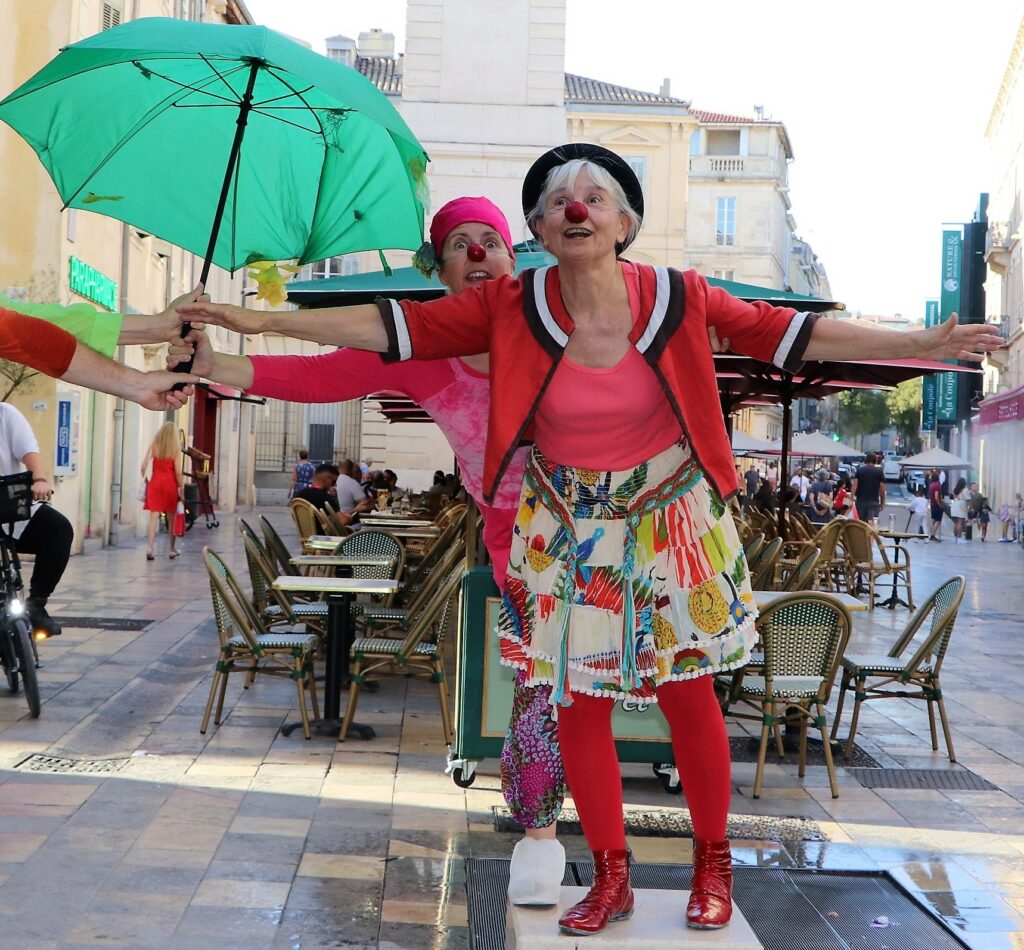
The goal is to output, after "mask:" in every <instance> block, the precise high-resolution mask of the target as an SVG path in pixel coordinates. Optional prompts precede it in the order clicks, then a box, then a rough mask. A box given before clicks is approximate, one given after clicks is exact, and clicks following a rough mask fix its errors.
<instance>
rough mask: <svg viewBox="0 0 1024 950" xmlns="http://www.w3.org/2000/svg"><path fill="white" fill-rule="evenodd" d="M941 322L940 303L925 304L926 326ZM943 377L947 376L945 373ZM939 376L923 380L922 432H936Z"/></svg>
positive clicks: (929, 302)
mask: <svg viewBox="0 0 1024 950" xmlns="http://www.w3.org/2000/svg"><path fill="white" fill-rule="evenodd" d="M938 322H939V302H938V301H937V300H926V301H925V302H924V325H925V327H933V326H935V325H936V324H937V323H938ZM942 375H946V374H945V373H943V374H942ZM937 379H938V376H937V374H935V373H931V374H929V375H928V376H925V378H924V379H922V380H921V431H922V432H934V431H935V400H936V397H937V395H938V385H937Z"/></svg>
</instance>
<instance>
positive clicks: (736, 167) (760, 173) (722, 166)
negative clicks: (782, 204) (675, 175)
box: [690, 155, 787, 186]
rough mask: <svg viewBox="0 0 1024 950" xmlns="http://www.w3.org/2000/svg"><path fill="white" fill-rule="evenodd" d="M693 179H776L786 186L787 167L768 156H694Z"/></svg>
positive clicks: (692, 161) (691, 168) (691, 166)
mask: <svg viewBox="0 0 1024 950" xmlns="http://www.w3.org/2000/svg"><path fill="white" fill-rule="evenodd" d="M690 176H691V177H693V178H775V179H778V180H779V181H780V182H781V183H782V184H783V185H784V186H785V184H786V180H787V175H786V166H785V165H783V164H781V163H780V162H778V161H776V160H775V159H774V158H769V157H768V156H766V155H692V156H691V157H690Z"/></svg>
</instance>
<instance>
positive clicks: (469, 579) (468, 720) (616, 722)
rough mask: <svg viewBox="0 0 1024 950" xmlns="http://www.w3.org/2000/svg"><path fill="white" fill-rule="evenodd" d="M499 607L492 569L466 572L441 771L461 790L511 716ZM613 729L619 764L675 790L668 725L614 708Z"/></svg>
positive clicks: (496, 752) (644, 709) (642, 706)
mask: <svg viewBox="0 0 1024 950" xmlns="http://www.w3.org/2000/svg"><path fill="white" fill-rule="evenodd" d="M500 606H501V599H500V597H499V594H498V588H497V586H496V585H495V583H494V576H493V573H492V571H491V568H490V567H474V568H471V569H470V570H469V571H467V572H466V576H465V577H464V578H463V580H462V612H461V617H460V623H459V636H458V643H457V646H456V676H455V680H454V681H455V688H456V696H455V701H454V703H453V704H452V705H453V708H454V710H455V744H454V746H452V748H451V749H449V752H448V766H447V769H446V771H447V773H448V774H449V775H451V776H452V779H453V781H454V782H455V784H456V785H458V786H459V787H460V788H468V787H469V786H470V785H472V784H473V781H474V779H475V778H476V769H477V766H478V765H479V764H480V761H481V760H482V759H493V758H498V757H500V755H501V746H502V743H503V742H504V740H505V731H506V729H507V728H508V720H509V714H510V713H511V711H512V687H513V681H514V678H515V673H514V671H513V670H512V669H511V668H510V667H507V666H502V665H501V662H500V659H499V650H498V635H497V633H496V628H497V625H498V612H499V609H500ZM612 729H613V731H614V733H615V747H616V749H617V750H618V754H619V761H620V762H649V763H651V765H652V766H653V768H654V774H655V775H656V776H657V777H658V779H659V780H660V781H661V783H662V785H663V787H664V788H665V790H666V791H667V792H672V793H678V792H679V791H680V786H679V775H678V773H677V772H676V769H675V765H674V762H675V759H674V756H673V753H672V745H671V743H670V741H669V734H668V725H667V724H666V722H665V719H664V717H663V716H662V715H661V713H660V712H658V710H657V709H656V708H655V706H653V705H649V704H647V703H636V702H633V703H616V705H615V711H614V712H613V713H612Z"/></svg>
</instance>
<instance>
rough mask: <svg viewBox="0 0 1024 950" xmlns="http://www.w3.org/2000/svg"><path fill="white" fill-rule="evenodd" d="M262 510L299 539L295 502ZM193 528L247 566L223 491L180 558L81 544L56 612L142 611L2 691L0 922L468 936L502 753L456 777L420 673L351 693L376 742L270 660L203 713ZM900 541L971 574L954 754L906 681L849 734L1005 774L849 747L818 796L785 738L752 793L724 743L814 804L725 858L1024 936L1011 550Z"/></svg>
mask: <svg viewBox="0 0 1024 950" xmlns="http://www.w3.org/2000/svg"><path fill="white" fill-rule="evenodd" d="M265 511H266V513H267V514H268V517H270V518H271V520H272V521H273V522H274V523H275V525H276V526H277V527H278V528H279V530H280V531H281V532H282V535H283V536H284V537H285V539H286V540H287V541H289V543H294V530H293V528H292V526H291V522H290V518H289V516H288V512H287V509H285V508H283V507H280V508H267V509H265ZM244 517H246V518H247V519H250V520H255V514H251V513H250V514H245V515H244ZM203 544H210V545H212V546H213V547H215V548H216V549H217V550H219V551H220V552H221V553H223V554H224V556H225V557H226V559H227V561H228V563H229V564H231V565H232V566H233V567H235V568H237V569H239V572H240V574H241V576H242V577H243V578H244V577H245V570H244V555H243V551H242V547H241V542H240V537H239V535H238V533H237V516H230V515H229V516H223V517H222V518H221V526H220V527H219V528H218V529H217V530H215V531H206V530H203V531H202V532H200V533H198V534H197V533H196V532H195V531H192V532H189V534H188V535H186V537H185V538H184V541H183V544H182V550H183V556H182V557H180V558H178V559H177V560H175V561H169V560H168V559H166V558H162V559H158V560H156V561H153V562H147V561H146V560H145V550H144V547H143V546H142V545H139V544H127V545H125V546H124V547H119V548H113V549H103V550H99V551H96V552H93V553H91V554H88V555H82V556H76V557H75V558H73V559H72V561H71V563H70V566H69V568H68V572H67V574H66V576H65V579H64V582H63V584H62V585H61V588H60V589H59V590H58V592H57V596H55V597H54V598H53V600H52V604H53V610H54V613H55V614H56V615H58V616H59V615H60V613H61V612H62V611H63V612H65V613H67V614H73V615H75V616H82V617H86V616H95V617H101V616H102V617H106V618H112V619H116V618H119V617H142V618H146V619H151V620H152V621H153V623H152V624H151V625H149V626H147V627H146V628H145V629H142V630H138V631H124V630H105V629H99V628H96V629H92V628H79V627H73V628H69V629H68V631H67V633H66V634H65V635H64V636H63V637H61V638H59V639H56V640H53V641H50V642H47V643H44V644H42V645H41V653H42V658H43V661H44V666H43V668H42V669H40V671H39V673H40V683H41V687H42V690H43V697H44V704H43V713H42V716H41V717H40V719H38V720H30V719H28V718H27V717H26V709H25V706H24V701H23V699H22V698H21V697H20V696H11V695H7V694H4V695H0V928H3V929H2V930H0V933H3V934H4V937H3V941H4V944H3V945H10V946H12V947H15V946H16V947H19V948H26V950H32V948H34V947H44V946H45V947H50V948H53V947H59V948H62V950H69V948H76V947H95V946H115V947H138V948H143V947H151V946H152V947H189V948H195V947H216V948H218V950H230V948H232V947H243V946H244V947H245V948H246V950H254V948H260V947H266V948H278V947H280V948H288V950H301V948H314V947H328V946H338V945H339V944H341V945H344V946H347V947H396V948H403V950H404V948H417V947H431V948H455V947H467V946H468V941H469V938H468V928H467V919H466V913H467V910H466V895H465V876H464V873H462V872H461V871H459V859H460V858H463V857H468V856H473V857H507V856H508V855H509V854H510V853H511V849H512V846H513V844H514V842H515V840H516V836H515V835H513V834H507V833H498V832H495V831H494V830H493V827H494V826H493V808H494V807H495V806H500V805H502V804H503V801H502V797H501V791H500V782H499V780H498V777H497V763H496V762H484V763H482V765H481V767H480V770H479V772H478V775H477V779H476V781H475V783H474V785H473V786H472V787H470V788H468V789H459V788H457V787H456V786H455V785H454V784H453V783H451V782H450V781H449V780H448V779H446V778H445V777H444V775H443V768H444V761H445V750H444V748H443V744H442V741H441V735H440V728H439V727H436V728H435V726H436V696H435V695H434V694H433V688H432V687H430V686H429V685H428V684H418V683H414V684H412V685H408V686H407V685H406V684H405V683H397V682H396V683H386V684H384V685H383V686H382V687H381V690H380V691H379V692H378V693H376V694H373V695H372V697H371V696H369V695H368V696H366V697H364V698H363V702H362V703H361V705H360V713H361V715H362V717H363V718H365V719H367V720H368V721H371V722H374V724H375V725H377V724H380V725H381V726H382V728H381V729H380V731H379V734H378V738H377V739H376V740H374V741H372V742H368V743H363V742H358V743H357V742H354V741H350V742H346V743H345V744H344V745H338V744H336V743H334V742H332V741H331V740H328V739H322V738H316V739H314V740H312V741H310V742H306V741H305V740H303V739H302V738H301V734H300V733H296V734H293V735H292V736H291V737H290V738H285V737H283V736H281V735H280V734H279V733H278V728H279V726H280V725H281V724H283V723H285V722H289V721H293V720H294V719H295V718H296V716H297V710H296V709H295V705H294V704H295V693H294V688H293V687H292V685H291V684H290V683H287V682H276V681H275V682H263V681H259V682H257V683H256V684H254V685H253V687H252V688H250V689H248V690H246V689H243V688H242V683H241V682H240V681H233V682H231V683H230V684H229V687H228V691H227V698H226V701H225V707H224V710H225V716H224V720H223V723H222V725H221V726H220V727H214V726H213V725H212V724H211V727H210V729H209V731H208V732H207V734H206V735H205V736H201V735H200V734H199V721H200V718H201V716H202V711H203V708H204V706H205V703H206V697H207V693H208V691H209V685H210V675H211V671H212V668H213V663H214V659H215V657H216V654H217V639H216V633H215V629H214V626H213V624H212V616H211V610H210V604H209V596H208V586H207V581H206V578H205V572H204V570H203V566H202V561H201V556H200V555H201V549H202V545H203ZM911 551H912V558H913V565H914V577H913V580H914V588H915V592H916V594H917V596H918V597H919V598H923V596H924V595H926V594H927V593H928V592H929V591H931V590H932V589H934V588H935V587H936V586H938V584H939V583H940V582H941V581H942V580H944V579H945V578H947V577H948V576H950V575H952V574H954V573H958V572H962V573H964V574H966V575H967V577H968V589H967V594H966V596H965V599H964V605H963V608H962V609H961V614H960V619H959V622H958V625H957V629H956V631H955V633H954V636H953V641H952V645H951V647H950V651H949V654H948V657H947V662H946V666H945V669H944V676H943V686H944V690H943V691H944V694H945V696H946V701H947V705H948V708H949V714H950V719H951V722H952V726H953V737H954V742H955V744H956V748H957V753H958V760H959V765H950V763H949V761H948V759H947V758H946V756H945V753H944V752H943V751H941V750H940V751H939V752H932V751H931V748H930V738H929V732H928V721H927V716H926V714H925V710H924V708H923V707H922V706H921V705H920V704H912V703H908V702H905V701H902V700H899V701H891V702H889V703H876V704H874V705H869V706H868V707H867V709H866V710H865V711H864V713H863V715H862V717H861V728H860V731H859V733H858V737H857V741H858V744H859V745H861V746H862V747H863V748H864V749H865V751H866V752H868V753H869V754H870V755H871V756H872V757H873V758H874V759H875V760H876V761H877V762H878V763H879V765H881V766H883V767H887V768H922V769H950V768H953V769H956V768H969V769H970V770H971V771H972V772H974V773H976V774H977V775H979V776H981V777H983V778H985V779H987V780H988V781H989V782H991V783H992V784H993V785H995V786H996V790H994V791H963V790H954V789H949V790H935V789H886V788H879V789H867V788H863V787H862V786H861V785H860V784H859V783H857V782H856V781H855V780H854V778H853V777H852V776H851V775H849V774H847V773H846V772H845V770H844V769H843V768H842V759H841V758H839V760H838V762H837V764H838V766H839V784H840V790H841V794H840V798H839V799H838V800H833V799H832V798H831V796H830V794H829V791H828V783H827V778H826V777H825V773H824V769H823V768H822V767H820V766H809V767H808V769H807V775H806V776H805V778H804V779H803V780H801V779H799V778H798V777H797V774H796V772H797V769H796V762H795V761H789V760H786V761H783V762H777V761H771V760H770V761H769V764H768V765H767V767H766V774H765V789H764V793H763V794H762V797H761V798H760V799H758V800H754V799H753V798H752V796H751V787H752V784H753V778H754V766H753V764H752V763H737V764H736V766H735V767H734V774H733V779H734V790H733V800H732V811H733V812H734V813H735V814H738V815H763V816H779V817H795V818H806V819H811V820H813V821H815V822H817V823H818V826H819V827H820V828H821V830H822V831H823V832H824V833H825V835H826V836H827V837H828V839H829V840H828V841H824V842H810V841H785V840H782V841H764V840H754V839H751V840H746V841H737V842H735V845H736V848H735V852H736V860H737V863H740V864H746V865H753V866H766V867H785V868H790V867H792V868H801V867H819V868H825V869H854V870H855V869H874V868H887V869H891V870H892V872H893V873H894V875H896V876H897V878H898V879H899V880H900V882H901V883H902V884H903V885H904V886H905V887H906V888H908V890H910V891H911V892H912V893H914V894H916V895H918V896H919V898H920V899H921V900H922V901H924V902H925V904H926V906H928V907H930V908H932V910H933V911H934V913H936V914H939V915H941V916H943V917H944V918H946V919H947V920H948V921H949V922H950V923H951V925H952V926H953V927H954V928H955V929H956V930H957V931H958V932H960V933H962V934H963V935H964V937H965V940H966V941H967V942H968V943H969V944H970V945H971V946H974V947H978V948H980V950H989V948H996V947H1006V948H1010V947H1021V946H1024V939H1022V938H1021V936H1020V935H1021V933H1022V932H1024V743H1022V742H1021V740H1020V724H1021V722H1024V659H1022V655H1021V650H1020V644H1021V643H1022V642H1024V583H1022V580H1024V552H1022V551H1021V549H1020V548H1019V547H1018V546H1016V545H999V544H993V543H987V544H984V545H982V544H980V543H979V542H977V541H975V542H974V543H971V544H967V545H956V546H954V545H951V544H942V545H928V544H923V543H918V542H911ZM907 616H908V613H907V611H905V610H900V611H895V612H890V611H888V610H875V611H870V612H863V613H859V614H857V616H856V618H855V621H854V632H853V638H852V642H851V646H850V649H851V650H855V651H858V652H861V651H877V650H879V649H881V650H883V652H884V649H886V648H888V646H889V645H890V644H891V642H892V641H893V640H894V639H895V637H896V635H897V634H898V632H899V630H900V629H901V628H902V625H903V624H904V623H905V622H906V619H907ZM232 680H239V678H238V677H232ZM833 705H834V703H833ZM848 715H849V714H848V713H847V714H846V716H845V717H844V718H846V720H847V721H848ZM729 728H730V732H731V733H732V734H734V735H736V736H743V735H748V734H749V731H748V730H747V729H746V727H745V726H744V725H740V724H737V723H735V722H732V721H730V726H729ZM843 734H844V730H842V729H841V730H840V735H843ZM33 754H47V755H53V756H61V755H64V756H70V757H75V756H81V757H88V756H93V757H95V758H101V757H125V758H127V759H128V761H127V763H126V764H125V765H124V767H123V768H122V769H120V770H119V771H117V772H114V773H110V774H98V775H76V774H69V775H58V774H47V773H38V772H25V771H21V770H18V769H16V768H15V766H16V765H17V764H18V763H19V762H21V761H22V760H24V759H25V758H26V757H28V756H31V755H33ZM623 772H624V776H625V783H624V789H625V797H626V801H627V803H628V804H629V805H630V806H631V807H637V808H643V807H657V808H664V807H671V806H675V805H685V799H683V798H679V797H674V796H668V795H666V793H665V792H664V791H663V790H662V789H661V786H660V784H659V783H657V782H656V781H655V780H653V778H652V776H651V770H650V766H649V765H643V764H640V765H636V764H631V765H625V766H623ZM567 805H568V806H570V807H571V806H572V802H571V799H570V800H569V801H568V802H567ZM564 842H565V844H566V848H567V852H568V854H569V857H570V858H574V859H586V858H587V857H588V854H587V850H586V845H585V842H584V841H583V839H582V838H581V837H579V836H566V837H565V838H564ZM630 845H631V847H632V848H633V849H634V852H635V853H636V855H637V859H638V860H640V861H644V862H649V863H658V862H660V863H666V864H668V863H679V862H686V861H688V860H689V858H690V856H691V853H692V843H691V842H690V841H689V840H688V839H660V838H632V839H631V840H630ZM55 894H56V895H59V901H60V913H54V912H53V906H54V895H55Z"/></svg>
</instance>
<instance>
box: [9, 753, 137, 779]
mask: <svg viewBox="0 0 1024 950" xmlns="http://www.w3.org/2000/svg"><path fill="white" fill-rule="evenodd" d="M130 761H131V760H130V759H129V758H117V759H72V758H67V757H64V756H59V755H42V754H40V753H35V754H33V755H30V756H27V757H26V758H24V759H22V760H21V761H20V762H19V763H18V764H17V765H15V766H14V767H15V769H17V770H19V771H21V772H45V773H48V774H50V775H105V774H107V773H109V772H120V771H121V769H123V768H124V767H125V766H126V765H127V764H128V763H129V762H130Z"/></svg>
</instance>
